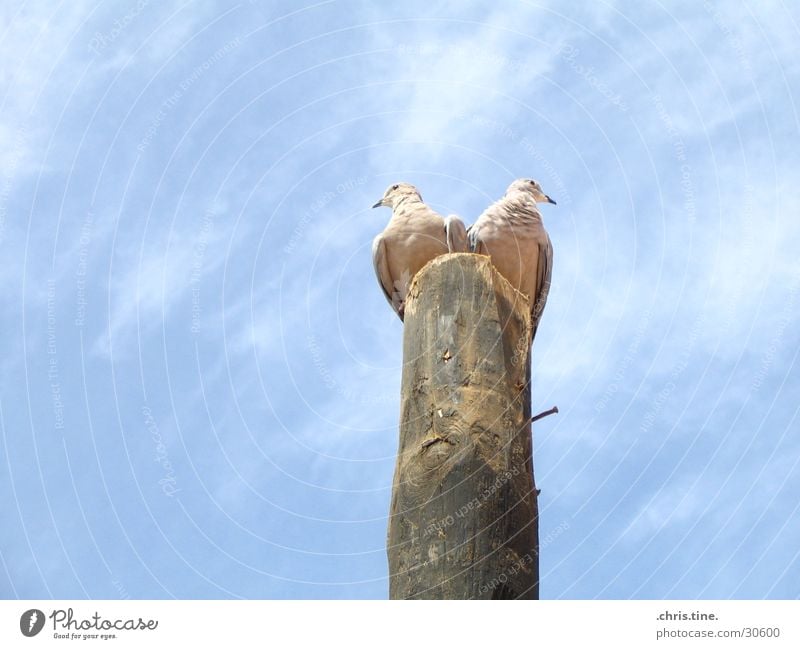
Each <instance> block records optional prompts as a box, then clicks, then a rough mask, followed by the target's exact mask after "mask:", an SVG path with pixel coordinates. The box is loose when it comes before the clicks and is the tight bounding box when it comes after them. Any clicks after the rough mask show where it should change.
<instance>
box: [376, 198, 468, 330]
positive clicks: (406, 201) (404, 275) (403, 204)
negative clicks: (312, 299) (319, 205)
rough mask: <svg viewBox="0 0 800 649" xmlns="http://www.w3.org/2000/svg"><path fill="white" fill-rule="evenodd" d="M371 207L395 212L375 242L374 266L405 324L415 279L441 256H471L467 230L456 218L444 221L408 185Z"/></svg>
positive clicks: (452, 217)
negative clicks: (408, 296)
mask: <svg viewBox="0 0 800 649" xmlns="http://www.w3.org/2000/svg"><path fill="white" fill-rule="evenodd" d="M372 207H391V208H392V218H391V219H390V220H389V224H388V225H387V226H386V228H385V229H384V231H383V232H381V233H380V234H379V235H378V236H377V237H375V240H374V241H373V242H372V263H373V265H374V266H375V274H376V275H377V276H378V282H379V283H380V285H381V288H382V289H383V293H384V295H385V296H386V299H387V300H388V301H389V304H391V305H392V308H393V309H394V310H395V312H396V313H397V315H398V316H399V317H400V320H403V313H404V310H405V300H406V294H407V293H408V287H409V285H410V284H411V280H412V279H414V275H416V274H417V272H418V271H419V270H420V269H421V268H422V267H423V266H424V265H425V264H427V263H428V262H429V261H430V260H431V259H433V258H435V257H438V256H439V255H444V254H446V253H448V252H469V246H468V243H467V230H466V228H465V227H464V223H463V221H461V219H459V218H458V217H457V216H455V215H450V216H448V217H447V218H446V219H445V218H442V216H441V215H439V214H437V213H436V212H434V211H433V210H432V209H431V208H430V207H428V206H427V205H425V203H423V202H422V196H420V193H419V191H417V188H416V187H414V186H413V185H410V184H408V183H397V184H394V185H391V186H390V187H389V188H388V189H387V190H386V192H385V193H384V195H383V198H381V200H379V201H378V202H377V203H375V205H373V206H372Z"/></svg>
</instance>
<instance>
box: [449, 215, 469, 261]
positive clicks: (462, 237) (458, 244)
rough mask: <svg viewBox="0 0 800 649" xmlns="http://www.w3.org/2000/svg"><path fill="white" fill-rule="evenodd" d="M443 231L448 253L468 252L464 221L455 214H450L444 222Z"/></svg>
mask: <svg viewBox="0 0 800 649" xmlns="http://www.w3.org/2000/svg"><path fill="white" fill-rule="evenodd" d="M444 231H445V237H446V239H447V251H448V252H469V244H468V243H467V228H466V227H465V226H464V221H462V220H461V219H460V218H458V217H457V216H456V215H455V214H451V215H450V216H448V217H447V218H445V220H444Z"/></svg>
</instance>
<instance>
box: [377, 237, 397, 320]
mask: <svg viewBox="0 0 800 649" xmlns="http://www.w3.org/2000/svg"><path fill="white" fill-rule="evenodd" d="M372 265H373V267H374V268H375V276H376V277H377V278H378V284H380V285H381V288H382V289H383V295H384V296H385V297H386V301H387V302H389V304H390V305H391V306H392V308H393V309H394V310H395V313H397V315H399V316H400V319H401V320H402V319H403V316H402V315H401V314H400V313H399V311H398V306H399V305H397V304H395V301H394V300H393V299H392V293H393V292H394V282H393V281H392V276H391V273H389V263H388V261H387V259H386V241H384V239H383V234H379V235H378V236H377V237H375V239H374V240H373V241H372Z"/></svg>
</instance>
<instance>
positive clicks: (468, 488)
mask: <svg viewBox="0 0 800 649" xmlns="http://www.w3.org/2000/svg"><path fill="white" fill-rule="evenodd" d="M530 328H531V327H530V304H529V303H528V301H527V299H526V298H525V297H524V296H523V295H522V294H520V293H519V292H517V291H516V290H515V289H514V288H513V287H512V286H511V285H510V284H509V283H508V282H507V281H506V280H505V279H504V278H503V277H502V276H501V275H500V274H499V273H498V272H497V271H496V270H495V269H494V268H493V266H492V265H491V262H490V260H489V258H488V257H484V256H481V255H474V254H448V255H443V256H440V257H437V258H436V259H434V260H433V261H431V262H430V263H428V264H427V265H426V266H425V267H424V268H423V269H422V270H421V271H420V272H419V273H418V274H417V276H416V277H415V278H414V281H413V282H412V284H411V286H410V289H409V293H408V298H407V301H406V307H405V327H404V329H405V331H404V337H403V377H402V395H401V406H400V444H399V450H398V458H397V466H396V469H395V476H394V484H393V490H392V505H391V515H390V520H389V533H388V555H389V573H390V585H389V591H390V593H389V594H390V597H391V598H393V599H407V598H424V599H517V598H520V599H526V598H527V599H537V598H538V596H539V559H538V504H537V492H536V489H535V485H534V478H533V464H532V457H531V426H530V421H529V420H530V417H531V410H530V381H529V377H530Z"/></svg>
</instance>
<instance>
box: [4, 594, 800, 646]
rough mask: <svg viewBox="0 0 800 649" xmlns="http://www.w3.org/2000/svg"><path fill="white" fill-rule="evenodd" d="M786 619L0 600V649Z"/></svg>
mask: <svg viewBox="0 0 800 649" xmlns="http://www.w3.org/2000/svg"><path fill="white" fill-rule="evenodd" d="M798 620H800V604H799V603H798V602H794V601H713V600H710V601H634V602H628V601H624V602H623V601H588V602H587V601H540V602H531V601H514V602H502V603H501V602H453V601H448V602H389V601H305V602H302V601H157V600H144V601H136V600H124V601H3V602H0V647H3V648H4V649H6V648H9V647H45V646H58V647H75V646H81V647H97V646H111V647H119V648H121V647H147V649H151V648H157V647H173V648H174V647H188V646H192V647H194V646H200V647H207V646H218V645H220V644H224V646H225V647H226V649H234V648H236V649H238V648H239V647H251V646H262V647H269V646H273V645H275V644H276V643H280V646H291V647H295V646H299V647H327V646H329V645H330V644H332V643H335V645H336V646H344V647H347V648H348V649H353V648H358V647H365V648H367V647H369V649H376V648H378V647H380V648H383V647H386V646H388V647H395V646H397V647H400V646H403V647H408V646H411V645H423V646H425V647H435V648H438V647H442V648H447V647H469V648H474V647H497V646H498V645H501V646H507V645H508V644H509V643H524V645H522V644H521V645H520V646H532V647H536V646H543V644H542V643H545V642H548V643H551V644H549V645H547V646H553V647H565V646H585V647H614V648H615V649H617V648H619V647H635V648H637V649H640V648H641V647H677V646H694V647H702V646H714V647H758V648H762V647H763V648H772V647H775V648H776V649H777V648H778V647H793V648H796V647H800V622H798ZM286 643H290V644H288V645H287V644H286Z"/></svg>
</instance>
